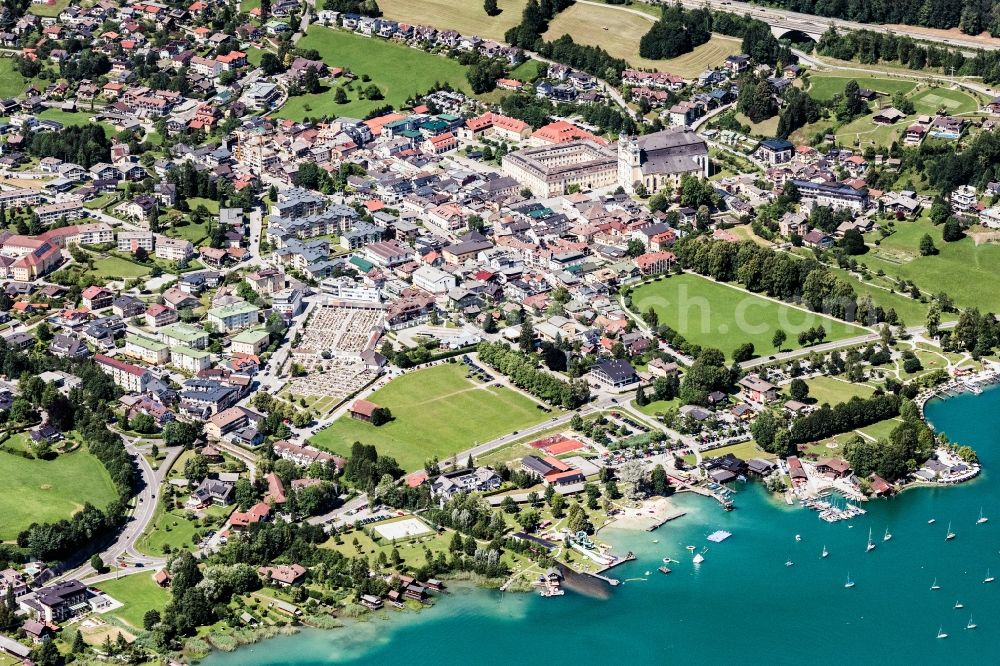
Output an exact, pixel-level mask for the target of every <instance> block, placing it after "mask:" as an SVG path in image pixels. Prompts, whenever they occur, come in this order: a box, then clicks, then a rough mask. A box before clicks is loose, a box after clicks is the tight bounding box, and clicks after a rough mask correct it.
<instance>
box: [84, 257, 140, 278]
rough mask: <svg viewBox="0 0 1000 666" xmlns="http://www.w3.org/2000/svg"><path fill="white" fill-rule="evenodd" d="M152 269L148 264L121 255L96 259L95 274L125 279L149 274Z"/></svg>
mask: <svg viewBox="0 0 1000 666" xmlns="http://www.w3.org/2000/svg"><path fill="white" fill-rule="evenodd" d="M149 272H150V269H149V268H147V267H146V266H140V265H139V264H135V263H132V262H131V261H127V260H125V259H120V258H119V257H102V258H100V259H97V260H96V261H94V275H96V276H97V277H102V278H107V279H112V280H123V279H128V278H135V277H144V276H146V275H149Z"/></svg>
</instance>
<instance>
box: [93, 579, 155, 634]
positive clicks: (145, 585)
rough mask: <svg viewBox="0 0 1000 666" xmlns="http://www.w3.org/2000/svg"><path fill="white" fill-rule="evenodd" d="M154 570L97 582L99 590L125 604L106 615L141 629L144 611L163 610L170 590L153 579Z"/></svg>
mask: <svg viewBox="0 0 1000 666" xmlns="http://www.w3.org/2000/svg"><path fill="white" fill-rule="evenodd" d="M155 572H156V569H147V570H144V571H141V572H139V573H135V574H131V575H129V576H123V577H121V578H118V579H115V580H106V581H104V582H102V583H98V584H97V585H96V587H97V588H98V589H99V590H101V591H102V592H104V593H105V594H107V595H109V596H111V597H112V598H114V599H115V600H117V601H120V602H122V603H123V604H125V605H124V606H122V607H121V608H117V609H115V610H113V611H110V612H109V613H108V615H109V616H111V617H114V618H118V619H119V620H121V621H122V622H125V623H126V624H128V625H130V626H131V627H133V628H134V629H136V630H138V631H142V630H143V626H142V616H143V615H145V614H146V611H150V610H158V611H160V612H163V609H164V607H165V606H166V605H167V601H168V600H169V599H170V592H168V591H167V590H165V589H163V588H161V587H160V586H159V585H157V584H156V583H155V582H154V581H153V574H154V573H155Z"/></svg>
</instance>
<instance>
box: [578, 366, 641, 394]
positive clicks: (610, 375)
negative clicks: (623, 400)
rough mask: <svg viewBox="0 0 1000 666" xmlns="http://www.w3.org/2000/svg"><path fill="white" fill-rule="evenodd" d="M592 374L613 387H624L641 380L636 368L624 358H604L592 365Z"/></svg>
mask: <svg viewBox="0 0 1000 666" xmlns="http://www.w3.org/2000/svg"><path fill="white" fill-rule="evenodd" d="M590 374H591V375H592V376H593V377H594V379H596V380H597V381H599V382H601V383H602V384H604V385H605V386H608V387H611V388H623V387H625V386H630V385H632V384H635V383H636V382H638V381H639V375H637V374H636V372H635V368H633V367H632V364H630V363H629V362H628V361H626V360H624V359H603V360H600V361H598V362H597V363H595V364H594V365H593V367H591V369H590Z"/></svg>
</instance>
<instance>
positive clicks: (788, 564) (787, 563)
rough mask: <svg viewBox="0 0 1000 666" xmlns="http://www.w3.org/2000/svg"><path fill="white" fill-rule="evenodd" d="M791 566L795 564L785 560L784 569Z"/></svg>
mask: <svg viewBox="0 0 1000 666" xmlns="http://www.w3.org/2000/svg"><path fill="white" fill-rule="evenodd" d="M793 564H795V562H792V561H791V560H790V559H788V560H785V566H786V567H790V566H792V565H793Z"/></svg>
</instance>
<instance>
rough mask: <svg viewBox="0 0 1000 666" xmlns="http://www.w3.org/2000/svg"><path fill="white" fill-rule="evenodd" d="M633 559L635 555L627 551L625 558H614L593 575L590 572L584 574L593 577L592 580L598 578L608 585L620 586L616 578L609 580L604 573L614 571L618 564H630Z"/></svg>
mask: <svg viewBox="0 0 1000 666" xmlns="http://www.w3.org/2000/svg"><path fill="white" fill-rule="evenodd" d="M634 559H635V553H633V552H632V551H629V552H628V553H626V554H625V557H616V558H615V559H614V561H613V562H611V563H610V564H608V565H606V566H604V567H601V568H600V569H598V570H597V571H595V572H593V573H591V572H586V573H587V575H588V576H593V577H594V578H600V579H601V580H603V581H604V582H605V583H607V584H608V585H620V584H621V581H620V580H618V579H617V578H610V577H609V576H605V575H604V572H605V571H610V570H611V569H614V568H615V567H617V566H618V565H619V564H624V563H626V562H631V561H633V560H634Z"/></svg>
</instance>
